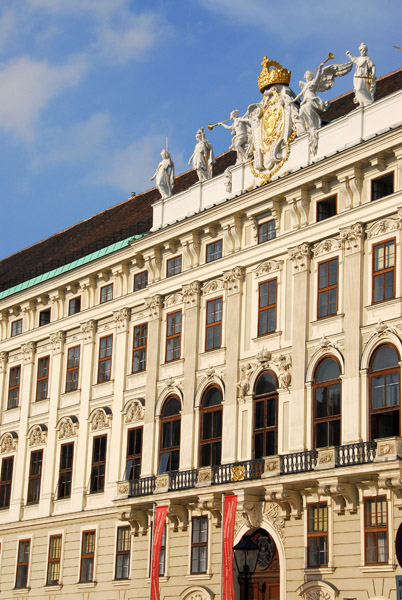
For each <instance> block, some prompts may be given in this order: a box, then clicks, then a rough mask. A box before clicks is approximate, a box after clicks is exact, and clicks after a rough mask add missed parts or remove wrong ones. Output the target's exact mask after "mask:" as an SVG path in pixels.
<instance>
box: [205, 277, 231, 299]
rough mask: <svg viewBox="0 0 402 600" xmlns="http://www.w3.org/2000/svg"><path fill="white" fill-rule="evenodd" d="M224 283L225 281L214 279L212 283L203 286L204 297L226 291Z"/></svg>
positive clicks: (208, 282)
mask: <svg viewBox="0 0 402 600" xmlns="http://www.w3.org/2000/svg"><path fill="white" fill-rule="evenodd" d="M224 287H225V286H224V281H223V279H213V280H212V281H207V282H206V283H204V285H203V286H202V293H203V295H204V296H207V295H208V294H215V292H220V291H221V290H223V289H224Z"/></svg>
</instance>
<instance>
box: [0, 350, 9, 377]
mask: <svg viewBox="0 0 402 600" xmlns="http://www.w3.org/2000/svg"><path fill="white" fill-rule="evenodd" d="M7 362H8V352H5V351H4V350H2V351H1V352H0V373H4V372H5V371H6V369H7Z"/></svg>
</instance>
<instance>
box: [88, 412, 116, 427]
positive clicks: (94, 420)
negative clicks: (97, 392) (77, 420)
mask: <svg viewBox="0 0 402 600" xmlns="http://www.w3.org/2000/svg"><path fill="white" fill-rule="evenodd" d="M109 411H110V409H108V410H107V411H106V410H105V409H104V408H97V409H96V410H95V411H94V412H93V413H92V417H90V420H91V429H92V431H99V430H100V429H107V428H108V427H110V420H111V417H112V415H111V411H110V412H109Z"/></svg>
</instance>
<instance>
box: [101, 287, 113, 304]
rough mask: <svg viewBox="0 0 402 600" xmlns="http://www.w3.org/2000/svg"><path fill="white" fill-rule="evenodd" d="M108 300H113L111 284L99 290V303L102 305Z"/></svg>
mask: <svg viewBox="0 0 402 600" xmlns="http://www.w3.org/2000/svg"><path fill="white" fill-rule="evenodd" d="M110 300H113V283H109V284H108V285H104V286H103V287H101V290H100V303H101V304H104V303H105V302H110Z"/></svg>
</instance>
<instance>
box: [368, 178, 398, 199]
mask: <svg viewBox="0 0 402 600" xmlns="http://www.w3.org/2000/svg"><path fill="white" fill-rule="evenodd" d="M393 193H394V173H393V172H392V173H387V174H386V175H381V177H376V178H375V179H372V180H371V201H372V202H373V201H374V200H379V199H380V198H384V197H385V196H389V195H390V194H393Z"/></svg>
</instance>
